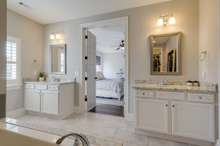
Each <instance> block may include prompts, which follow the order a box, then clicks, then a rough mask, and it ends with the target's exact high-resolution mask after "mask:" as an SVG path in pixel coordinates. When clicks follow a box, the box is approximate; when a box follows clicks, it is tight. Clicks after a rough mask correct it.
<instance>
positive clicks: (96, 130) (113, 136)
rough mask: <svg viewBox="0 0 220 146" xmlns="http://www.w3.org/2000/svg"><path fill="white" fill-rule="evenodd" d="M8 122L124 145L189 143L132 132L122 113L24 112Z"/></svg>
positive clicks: (131, 124)
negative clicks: (51, 115)
mask: <svg viewBox="0 0 220 146" xmlns="http://www.w3.org/2000/svg"><path fill="white" fill-rule="evenodd" d="M7 121H8V122H9V123H13V124H17V125H20V126H25V127H30V128H34V129H38V130H41V131H47V132H52V133H56V134H58V135H64V134H66V133H69V132H77V133H81V134H85V135H90V136H95V137H97V138H102V139H106V140H109V141H114V142H117V143H123V146H191V145H190V144H184V143H176V142H171V141H166V140H162V139H157V138H151V137H147V136H146V135H144V134H143V133H137V132H135V123H134V122H132V121H127V120H126V119H124V118H122V117H116V116H110V115H102V114H95V113H87V114H84V115H73V116H71V117H70V118H67V119H65V120H54V119H48V118H45V117H39V116H32V115H24V116H22V117H19V118H17V119H16V120H14V119H7Z"/></svg>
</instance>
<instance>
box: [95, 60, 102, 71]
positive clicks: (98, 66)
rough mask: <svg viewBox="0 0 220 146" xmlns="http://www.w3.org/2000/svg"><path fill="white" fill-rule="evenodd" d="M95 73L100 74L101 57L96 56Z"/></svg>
mask: <svg viewBox="0 0 220 146" xmlns="http://www.w3.org/2000/svg"><path fill="white" fill-rule="evenodd" d="M96 72H102V60H101V56H96Z"/></svg>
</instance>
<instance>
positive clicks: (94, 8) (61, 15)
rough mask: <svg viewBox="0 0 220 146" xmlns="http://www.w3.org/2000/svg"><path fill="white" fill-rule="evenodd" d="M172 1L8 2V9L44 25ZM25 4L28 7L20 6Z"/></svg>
mask: <svg viewBox="0 0 220 146" xmlns="http://www.w3.org/2000/svg"><path fill="white" fill-rule="evenodd" d="M165 1H170V0H7V2H8V8H9V9H10V10H13V11H15V12H17V13H19V14H21V15H24V16H26V17H28V18H30V19H33V20H35V21H37V22H39V23H42V24H49V23H55V22H60V21H65V20H70V19H77V18H82V17H88V16H93V15H98V14H103V13H108V12H113V11H118V10H123V9H128V8H134V7H139V6H144V5H149V4H154V3H160V2H165ZM19 2H23V3H24V4H26V5H27V7H23V6H20V5H19V4H18V3H19Z"/></svg>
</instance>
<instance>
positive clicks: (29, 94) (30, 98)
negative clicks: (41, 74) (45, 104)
mask: <svg viewBox="0 0 220 146" xmlns="http://www.w3.org/2000/svg"><path fill="white" fill-rule="evenodd" d="M24 94H25V95H24V97H25V109H26V110H30V111H35V112H40V92H39V91H36V90H34V89H25V92H24Z"/></svg>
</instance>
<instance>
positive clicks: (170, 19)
mask: <svg viewBox="0 0 220 146" xmlns="http://www.w3.org/2000/svg"><path fill="white" fill-rule="evenodd" d="M175 24H176V18H175V17H174V16H173V15H172V14H171V15H169V14H166V15H161V16H160V17H159V18H158V20H157V26H168V25H175Z"/></svg>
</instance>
